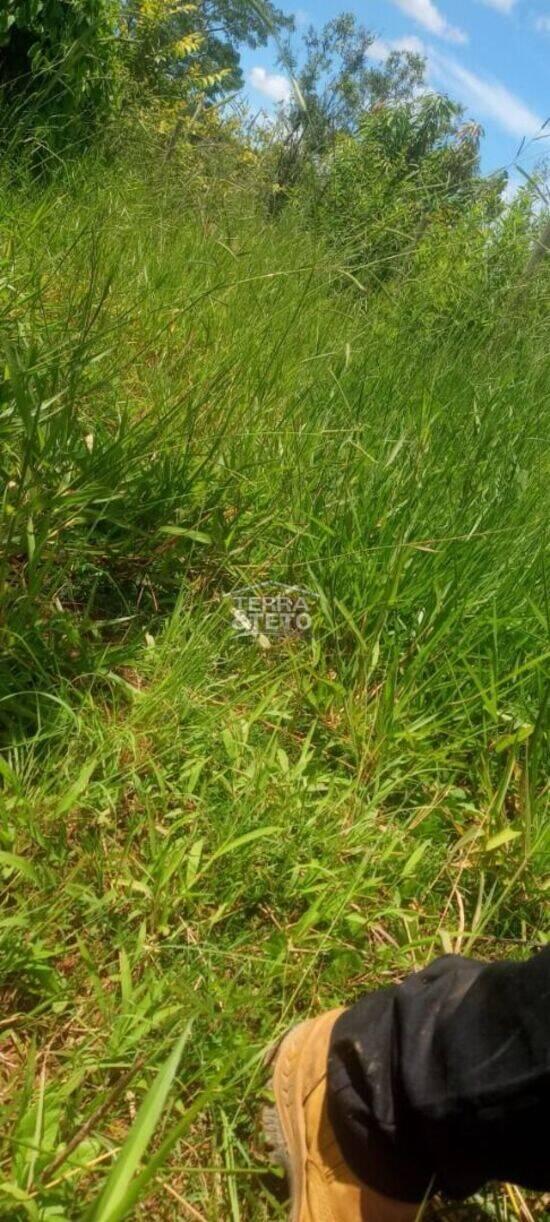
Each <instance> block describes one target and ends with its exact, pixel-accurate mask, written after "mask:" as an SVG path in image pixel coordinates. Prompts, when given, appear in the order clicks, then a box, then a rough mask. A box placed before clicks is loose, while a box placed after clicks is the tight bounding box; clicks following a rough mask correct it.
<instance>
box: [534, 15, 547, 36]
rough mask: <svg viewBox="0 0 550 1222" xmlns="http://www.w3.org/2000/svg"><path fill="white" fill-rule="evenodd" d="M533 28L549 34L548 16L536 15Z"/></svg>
mask: <svg viewBox="0 0 550 1222" xmlns="http://www.w3.org/2000/svg"><path fill="white" fill-rule="evenodd" d="M535 29H536V30H538V31H539V33H541V34H550V17H537V19H536V21H535Z"/></svg>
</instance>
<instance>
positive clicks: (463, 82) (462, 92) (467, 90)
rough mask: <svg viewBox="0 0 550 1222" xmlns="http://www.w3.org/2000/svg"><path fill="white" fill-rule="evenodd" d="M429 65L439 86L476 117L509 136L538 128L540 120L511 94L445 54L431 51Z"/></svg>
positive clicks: (527, 133)
mask: <svg viewBox="0 0 550 1222" xmlns="http://www.w3.org/2000/svg"><path fill="white" fill-rule="evenodd" d="M430 66H431V69H432V72H433V74H434V76H435V77H436V78H437V80H438V82H439V84H441V85H443V86H444V87H445V88H446V89H447V90H448V89H452V91H453V93H456V95H457V97H458V98H459V100H460V101H461V102H463V103H464V104H465V105H466V106H471V108H472V110H474V111H475V113H476V116H477V115H478V116H479V117H480V118H486V119H493V120H494V121H495V123H498V125H499V127H502V128H503V129H504V131H506V132H509V134H510V135H512V136H518V137H519V138H520V139H521V138H522V137H523V136H526V137H528V136H534V135H535V134H536V133H537V131H538V130H539V129H540V128H541V127H542V119H541V118H539V116H538V115H536V114H535V113H534V111H532V110H530V109H529V107H528V106H527V105H526V104H525V102H522V100H521V98H518V97H517V95H516V94H515V93H512V92H511V90H510V89H507V88H506V85H502V84H501V82H500V81H497V80H494V79H493V80H490V79H487V78H486V77H482V76H477V75H476V73H475V72H470V70H469V69H468V68H464V67H463V66H462V64H459V63H457V61H456V60H455V59H451V58H450V57H449V56H447V55H440V53H439V52H438V51H435V50H434V51H432V53H431V56H430Z"/></svg>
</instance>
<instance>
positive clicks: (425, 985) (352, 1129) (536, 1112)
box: [269, 947, 550, 1222]
mask: <svg viewBox="0 0 550 1222" xmlns="http://www.w3.org/2000/svg"><path fill="white" fill-rule="evenodd" d="M273 1089H274V1093H275V1102H276V1118H277V1119H278V1123H277V1124H276V1126H275V1129H276V1131H273V1130H272V1126H271V1125H270V1126H269V1127H270V1129H271V1137H272V1140H273V1141H274V1144H275V1146H276V1147H277V1148H278V1149H279V1150H280V1152H281V1153H282V1154H283V1155H284V1158H285V1161H286V1162H287V1165H288V1168H289V1172H290V1181H291V1191H292V1219H293V1222H328V1220H329V1219H330V1222H359V1220H360V1219H361V1220H365V1222H413V1219H414V1218H415V1216H416V1214H417V1210H418V1206H419V1204H420V1203H421V1202H422V1200H423V1199H424V1198H425V1197H427V1196H430V1195H431V1194H432V1193H434V1192H436V1191H441V1192H443V1193H444V1194H446V1195H447V1196H450V1197H455V1198H458V1199H460V1198H462V1197H464V1196H467V1195H469V1194H470V1193H472V1192H474V1191H476V1190H477V1189H478V1188H479V1187H481V1185H482V1184H483V1183H485V1182H486V1181H487V1180H490V1179H496V1180H508V1181H512V1182H515V1183H517V1184H520V1185H523V1186H525V1187H528V1188H533V1189H535V1190H540V1191H547V1190H548V1189H550V1147H549V1142H548V1116H549V1114H550V947H549V948H547V949H546V950H545V951H542V952H541V953H540V954H539V955H537V956H535V958H534V959H532V960H529V961H528V962H526V963H521V964H513V963H508V964H493V965H486V964H482V963H477V962H476V961H474V960H468V959H462V958H460V957H458V956H454V955H449V956H445V957H444V958H442V959H438V960H436V962H435V963H432V964H431V965H430V966H429V967H428V968H426V969H425V970H424V971H422V972H419V973H417V974H415V975H413V976H410V977H409V978H408V979H407V980H405V981H404V982H403V984H400V985H396V986H394V987H392V988H389V989H382V990H380V991H378V992H375V993H372V994H370V995H368V996H366V997H364V998H363V999H362V1000H361V1001H359V1002H358V1003H357V1004H356V1005H354V1006H352V1007H351V1008H350V1009H349V1010H333V1011H330V1012H328V1013H326V1014H323V1015H321V1016H320V1017H319V1018H316V1019H315V1018H314V1019H311V1020H309V1021H308V1022H305V1023H301V1024H300V1025H299V1026H298V1027H295V1028H294V1029H293V1030H292V1031H291V1032H290V1033H289V1034H288V1035H287V1036H286V1037H285V1038H284V1039H283V1041H282V1043H281V1045H280V1046H279V1049H278V1051H277V1054H276V1057H275V1061H274V1074H273Z"/></svg>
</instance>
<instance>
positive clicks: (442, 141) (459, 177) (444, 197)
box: [317, 93, 505, 283]
mask: <svg viewBox="0 0 550 1222" xmlns="http://www.w3.org/2000/svg"><path fill="white" fill-rule="evenodd" d="M481 135H482V129H481V127H480V126H479V125H478V124H475V123H464V122H463V111H462V108H461V107H460V106H459V105H458V104H457V103H456V102H453V101H451V99H450V98H447V97H445V96H441V95H438V94H433V93H425V94H423V95H421V96H418V97H415V98H412V99H409V100H407V101H399V102H398V103H397V104H395V105H388V104H385V103H381V104H377V105H375V106H374V107H372V108H371V109H370V110H367V111H365V112H364V114H363V116H362V118H361V119H360V122H359V125H358V130H357V132H356V133H354V134H344V135H343V136H341V137H340V138H339V139H337V140H336V142H335V145H334V149H333V153H332V155H331V157H330V159H329V160H328V162H327V165H326V174H325V181H324V184H323V191H322V197H321V199H320V202H319V204H318V207H317V214H318V216H320V218H321V222H322V224H323V225H324V227H325V228H326V230H327V232H328V233H330V237H331V240H332V241H335V242H336V243H338V244H340V245H341V246H342V247H343V248H345V250H346V253H347V255H348V256H349V257H351V258H352V259H353V258H356V259H357V258H359V259H360V260H361V262H362V263H364V264H366V272H365V275H366V278H367V279H368V278H369V275H370V276H371V277H372V278H373V279H374V281H375V282H377V283H380V282H381V281H383V280H384V279H387V278H388V277H390V276H393V275H394V274H395V272H396V270H398V269H399V267H401V266H402V265H403V256H405V257H407V258H408V257H410V256H411V255H412V253H413V251H414V249H415V248H416V246H417V244H418V243H419V241H420V240H421V239H422V238H423V237H424V235H425V233H426V230H427V229H428V227H429V226H430V225H431V224H435V223H437V224H438V225H443V226H444V227H445V226H446V227H449V226H452V225H453V224H454V223H456V222H457V220H458V219H459V217H460V216H461V215H462V214H463V213H464V211H465V210H467V209H468V208H469V207H470V206H471V205H475V207H476V209H477V214H478V215H479V216H480V217H481V218H483V219H484V220H485V221H488V220H492V219H494V218H495V217H496V216H497V215H498V213H499V211H500V210H501V207H502V202H501V193H502V188H503V186H504V184H505V175H497V176H494V177H493V178H491V179H486V178H483V177H482V176H481V175H480V167H479V144H480V139H481Z"/></svg>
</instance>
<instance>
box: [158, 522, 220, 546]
mask: <svg viewBox="0 0 550 1222" xmlns="http://www.w3.org/2000/svg"><path fill="white" fill-rule="evenodd" d="M158 533H159V535H181V536H182V538H184V539H191V540H192V541H193V543H211V542H212V539H211V537H210V535H207V534H205V532H204V531H202V530H186V529H185V528H184V527H183V526H159V530H158Z"/></svg>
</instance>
